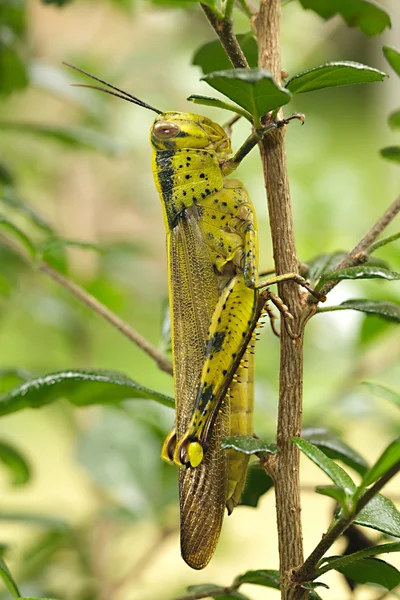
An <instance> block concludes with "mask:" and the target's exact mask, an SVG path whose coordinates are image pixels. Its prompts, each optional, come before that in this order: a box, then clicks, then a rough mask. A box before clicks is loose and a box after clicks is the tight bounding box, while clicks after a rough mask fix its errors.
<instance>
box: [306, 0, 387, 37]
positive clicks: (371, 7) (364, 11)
mask: <svg viewBox="0 0 400 600" xmlns="http://www.w3.org/2000/svg"><path fill="white" fill-rule="evenodd" d="M300 3H301V4H302V6H303V7H304V8H309V9H311V10H313V11H314V12H316V13H317V14H318V15H320V16H321V17H322V18H323V19H330V18H331V17H333V16H334V15H336V14H339V15H341V16H342V17H343V19H344V20H345V21H346V23H347V25H349V26H350V27H358V28H359V29H361V31H362V32H363V33H365V34H366V35H370V36H371V35H377V34H378V33H382V32H383V31H384V30H385V29H386V28H387V27H390V26H391V22H390V17H389V15H388V13H387V12H386V11H385V10H384V8H383V7H382V6H380V5H379V4H378V3H376V2H375V1H374V0H300Z"/></svg>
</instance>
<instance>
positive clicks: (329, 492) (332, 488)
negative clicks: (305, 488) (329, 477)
mask: <svg viewBox="0 0 400 600" xmlns="http://www.w3.org/2000/svg"><path fill="white" fill-rule="evenodd" d="M315 491H316V492H317V494H321V495H322V496H329V498H333V499H334V500H335V501H336V502H337V503H338V504H339V505H340V506H342V507H343V508H346V507H347V502H348V498H347V496H346V492H345V491H344V490H343V489H342V488H340V487H337V486H336V485H318V486H317V487H316V488H315Z"/></svg>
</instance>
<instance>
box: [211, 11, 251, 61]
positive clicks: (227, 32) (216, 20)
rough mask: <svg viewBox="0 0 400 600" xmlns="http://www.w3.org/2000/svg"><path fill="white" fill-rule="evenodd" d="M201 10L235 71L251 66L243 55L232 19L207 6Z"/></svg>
mask: <svg viewBox="0 0 400 600" xmlns="http://www.w3.org/2000/svg"><path fill="white" fill-rule="evenodd" d="M201 8H202V9H203V11H204V14H205V15H206V17H207V19H208V21H209V23H210V25H211V27H212V28H213V29H214V31H215V33H216V34H217V36H218V38H219V41H220V42H221V44H222V46H223V48H224V50H225V52H226V54H227V55H228V58H229V60H230V61H231V63H232V65H233V66H234V67H235V69H238V68H243V69H247V68H248V67H249V65H248V62H247V60H246V57H245V55H244V54H243V50H242V49H241V47H240V45H239V42H238V41H237V39H236V36H235V34H234V33H233V26H232V21H231V20H230V19H224V18H223V17H222V16H220V15H218V13H216V12H215V11H214V10H212V9H211V8H210V7H209V6H206V5H205V4H201Z"/></svg>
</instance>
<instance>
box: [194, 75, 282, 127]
mask: <svg viewBox="0 0 400 600" xmlns="http://www.w3.org/2000/svg"><path fill="white" fill-rule="evenodd" d="M202 81H205V82H206V83H208V84H209V85H210V86H211V87H213V88H214V89H216V90H218V91H219V92H221V94H225V96H227V97H228V98H230V99H231V100H233V101H234V102H236V103H237V104H239V106H241V107H242V108H244V109H245V110H246V111H247V112H249V113H250V114H251V115H252V116H253V118H254V122H255V125H256V126H258V125H259V122H260V119H261V117H262V116H263V115H265V114H266V113H267V112H269V111H270V110H274V109H275V108H278V107H280V106H283V105H284V104H287V103H288V102H289V100H290V99H291V97H292V95H291V93H290V92H289V91H288V90H286V89H285V88H283V87H281V86H280V85H278V84H277V83H276V82H275V81H274V79H273V77H272V74H271V73H270V71H267V70H266V69H230V70H228V71H216V72H214V73H209V74H208V75H206V76H205V77H203V78H202Z"/></svg>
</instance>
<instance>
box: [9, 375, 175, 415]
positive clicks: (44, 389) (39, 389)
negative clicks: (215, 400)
mask: <svg viewBox="0 0 400 600" xmlns="http://www.w3.org/2000/svg"><path fill="white" fill-rule="evenodd" d="M61 397H64V398H67V399H68V400H69V401H70V402H71V403H72V404H74V405H75V406H91V405H92V404H117V403H118V402H121V401H122V400H130V399H133V398H142V399H150V400H155V401H156V402H159V403H160V404H164V405H165V406H169V407H171V408H172V407H173V406H174V402H173V400H172V398H169V397H168V396H164V394H160V393H158V392H155V391H153V390H149V389H148V388H145V387H143V386H141V385H139V384H138V383H136V382H135V381H133V380H132V379H130V377H128V376H127V375H124V374H123V373H120V372H118V371H106V370H101V369H99V370H70V371H60V372H57V373H49V374H48V375H43V376H42V377H37V378H35V379H31V380H30V381H27V382H26V383H23V384H22V385H19V386H18V387H16V388H14V389H12V390H11V391H10V392H8V393H7V394H3V395H2V396H0V416H1V415H8V414H11V413H13V412H17V411H19V410H23V409H25V408H40V407H41V406H45V405H46V404H51V403H52V402H54V401H55V400H58V399H59V398H61Z"/></svg>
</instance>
